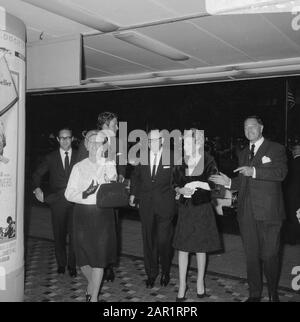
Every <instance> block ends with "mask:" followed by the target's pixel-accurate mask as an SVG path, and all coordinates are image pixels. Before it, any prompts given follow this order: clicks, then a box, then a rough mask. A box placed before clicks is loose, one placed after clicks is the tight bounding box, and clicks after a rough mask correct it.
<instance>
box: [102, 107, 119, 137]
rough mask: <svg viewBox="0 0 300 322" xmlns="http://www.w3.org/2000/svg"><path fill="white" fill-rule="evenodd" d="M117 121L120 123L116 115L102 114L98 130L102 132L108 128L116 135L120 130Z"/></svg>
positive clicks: (110, 113)
mask: <svg viewBox="0 0 300 322" xmlns="http://www.w3.org/2000/svg"><path fill="white" fill-rule="evenodd" d="M117 121H118V116H117V114H115V113H112V112H103V113H100V114H99V116H98V121H97V128H98V129H99V130H102V129H104V128H105V127H106V128H108V129H111V130H112V131H113V132H115V133H116V132H117V130H118V129H117V128H116V127H118V125H117V123H118V122H117Z"/></svg>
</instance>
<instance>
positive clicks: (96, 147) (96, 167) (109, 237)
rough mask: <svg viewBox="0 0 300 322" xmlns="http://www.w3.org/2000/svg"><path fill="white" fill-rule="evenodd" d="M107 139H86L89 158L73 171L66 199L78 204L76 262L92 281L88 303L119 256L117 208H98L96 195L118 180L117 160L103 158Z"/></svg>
mask: <svg viewBox="0 0 300 322" xmlns="http://www.w3.org/2000/svg"><path fill="white" fill-rule="evenodd" d="M106 142H107V138H106V137H105V136H103V134H102V133H101V132H98V131H95V130H93V131H90V132H88V133H87V135H86V137H85V145H86V148H87V150H88V151H89V157H88V158H86V159H84V160H82V161H80V162H78V163H76V164H75V165H74V167H73V169H72V172H71V175H70V179H69V182H68V186H67V189H66V191H65V197H66V199H67V200H69V201H71V202H74V203H75V206H74V219H73V221H74V229H73V231H74V246H75V253H76V261H77V263H78V265H79V266H80V268H81V270H82V272H83V274H84V276H85V277H86V279H87V281H88V287H87V291H86V300H87V301H90V302H97V301H98V293H99V289H100V285H101V281H102V278H103V270H104V267H106V266H107V265H109V264H113V263H114V262H115V261H116V257H117V246H116V245H117V241H116V228H115V216H114V212H113V209H110V208H107V209H106V208H105V209H99V208H97V207H96V193H97V190H98V188H99V186H100V185H101V184H102V183H105V182H108V181H109V180H116V176H117V172H116V166H115V164H114V162H113V161H109V160H107V159H105V158H104V157H103V146H104V144H105V143H106Z"/></svg>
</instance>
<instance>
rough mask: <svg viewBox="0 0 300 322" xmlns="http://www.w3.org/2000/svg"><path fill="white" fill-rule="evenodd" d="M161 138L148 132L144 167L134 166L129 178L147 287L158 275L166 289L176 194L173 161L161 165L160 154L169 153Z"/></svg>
mask: <svg viewBox="0 0 300 322" xmlns="http://www.w3.org/2000/svg"><path fill="white" fill-rule="evenodd" d="M162 144H163V138H162V137H161V133H160V131H159V130H151V131H150V133H149V149H147V151H148V162H147V164H146V165H145V164H144V165H143V164H138V165H136V166H135V169H134V170H133V173H132V176H131V192H130V202H129V204H130V205H131V206H135V199H138V200H139V213H140V217H141V223H142V235H143V247H144V263H145V270H146V273H147V276H148V279H147V280H146V287H150V288H152V287H153V286H154V283H155V279H156V277H157V276H158V273H159V264H158V263H159V262H160V264H161V272H162V275H161V280H160V283H161V285H163V286H167V285H168V283H169V280H170V267H171V261H172V253H173V251H172V245H171V242H172V236H173V218H174V214H175V192H174V189H173V187H172V169H173V164H174V162H173V160H172V157H170V160H169V161H170V162H169V163H165V162H163V160H164V158H163V154H164V153H166V154H167V153H169V151H167V150H164V148H163V147H162Z"/></svg>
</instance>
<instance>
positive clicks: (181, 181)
mask: <svg viewBox="0 0 300 322" xmlns="http://www.w3.org/2000/svg"><path fill="white" fill-rule="evenodd" d="M203 145H204V135H203V131H199V130H196V129H191V130H188V131H185V136H184V155H185V157H184V160H185V162H184V164H183V165H180V166H176V167H175V168H174V186H175V190H176V193H177V196H176V198H177V199H178V202H179V212H178V221H177V225H176V231H175V236H174V241H173V247H174V248H175V249H178V264H179V290H178V295H177V298H176V301H178V302H182V301H184V300H185V295H186V291H187V284H186V275H187V266H188V256H189V253H191V252H193V253H196V257H197V266H198V278H197V297H199V298H202V297H205V296H206V292H205V284H204V275H205V266H206V253H208V252H213V251H217V250H219V249H220V248H221V245H220V239H219V233H218V230H217V226H216V221H215V216H214V211H213V207H212V203H211V191H209V190H206V189H202V188H197V189H194V188H193V187H187V186H186V184H188V183H191V182H194V181H202V182H205V183H209V182H208V178H209V176H210V175H211V174H213V173H215V172H217V166H216V163H215V161H214V159H213V157H212V156H210V155H209V154H207V153H204V146H203ZM209 184H210V183H209ZM203 188H208V186H207V187H203Z"/></svg>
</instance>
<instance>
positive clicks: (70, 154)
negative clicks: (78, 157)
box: [59, 148, 72, 164]
mask: <svg viewBox="0 0 300 322" xmlns="http://www.w3.org/2000/svg"><path fill="white" fill-rule="evenodd" d="M65 152H68V156H69V162H71V157H72V148H71V149H70V150H68V151H65V150H63V149H62V148H59V153H60V156H61V160H62V163H63V164H65V157H66V155H65Z"/></svg>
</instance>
